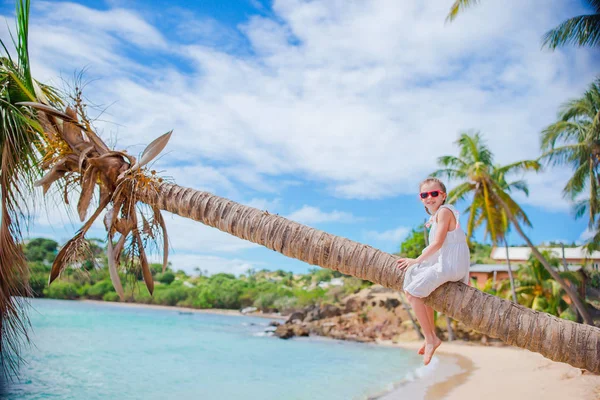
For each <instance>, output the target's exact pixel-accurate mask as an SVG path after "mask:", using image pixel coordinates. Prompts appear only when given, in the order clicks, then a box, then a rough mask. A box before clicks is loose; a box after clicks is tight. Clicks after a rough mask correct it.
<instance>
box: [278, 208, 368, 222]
mask: <svg viewBox="0 0 600 400" xmlns="http://www.w3.org/2000/svg"><path fill="white" fill-rule="evenodd" d="M286 218H287V219H291V220H292V221H296V222H300V223H303V224H319V223H322V222H355V221H357V220H358V219H357V218H356V217H354V216H353V215H352V214H350V213H347V212H343V211H338V210H333V211H331V212H324V211H321V210H320V209H319V208H317V207H312V206H307V205H304V206H302V208H300V209H299V210H296V211H294V212H292V213H291V214H289V215H288V216H286Z"/></svg>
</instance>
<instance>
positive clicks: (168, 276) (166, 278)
mask: <svg viewBox="0 0 600 400" xmlns="http://www.w3.org/2000/svg"><path fill="white" fill-rule="evenodd" d="M154 279H155V280H157V281H159V282H160V283H164V284H165V285H169V284H171V282H173V281H174V280H175V274H174V273H173V272H171V271H165V273H164V274H156V276H155V278H154Z"/></svg>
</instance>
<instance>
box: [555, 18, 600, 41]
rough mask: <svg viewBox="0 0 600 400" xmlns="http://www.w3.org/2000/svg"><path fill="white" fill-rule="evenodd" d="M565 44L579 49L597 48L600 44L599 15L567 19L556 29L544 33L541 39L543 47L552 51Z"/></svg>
mask: <svg viewBox="0 0 600 400" xmlns="http://www.w3.org/2000/svg"><path fill="white" fill-rule="evenodd" d="M567 44H573V45H576V46H579V47H583V46H589V47H595V46H598V44H600V14H591V15H580V16H577V17H573V18H569V19H568V20H566V21H565V22H563V23H562V24H560V25H559V26H557V27H556V28H554V29H552V30H550V31H548V32H546V34H545V35H544V38H543V46H544V47H548V48H550V49H552V50H554V49H556V48H557V47H559V46H564V45H567Z"/></svg>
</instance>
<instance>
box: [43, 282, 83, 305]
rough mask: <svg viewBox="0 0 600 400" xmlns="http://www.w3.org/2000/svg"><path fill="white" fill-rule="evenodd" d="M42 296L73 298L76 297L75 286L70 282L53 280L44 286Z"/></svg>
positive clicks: (62, 298)
mask: <svg viewBox="0 0 600 400" xmlns="http://www.w3.org/2000/svg"><path fill="white" fill-rule="evenodd" d="M44 297H48V298H51V299H61V300H74V299H76V298H77V297H78V294H77V287H76V286H75V285H74V284H72V283H70V282H61V281H55V282H53V283H52V284H51V285H50V286H48V287H46V288H44Z"/></svg>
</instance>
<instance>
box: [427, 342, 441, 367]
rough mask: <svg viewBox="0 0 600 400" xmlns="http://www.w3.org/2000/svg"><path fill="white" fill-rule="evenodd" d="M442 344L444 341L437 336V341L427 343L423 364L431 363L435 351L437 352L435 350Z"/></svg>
mask: <svg viewBox="0 0 600 400" xmlns="http://www.w3.org/2000/svg"><path fill="white" fill-rule="evenodd" d="M440 344H442V341H441V340H440V339H439V338H437V337H436V338H435V341H434V342H433V343H431V344H429V343H426V344H425V353H424V355H423V364H425V365H427V364H429V362H430V361H431V357H433V353H435V350H436V349H437V348H438V347H440Z"/></svg>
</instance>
